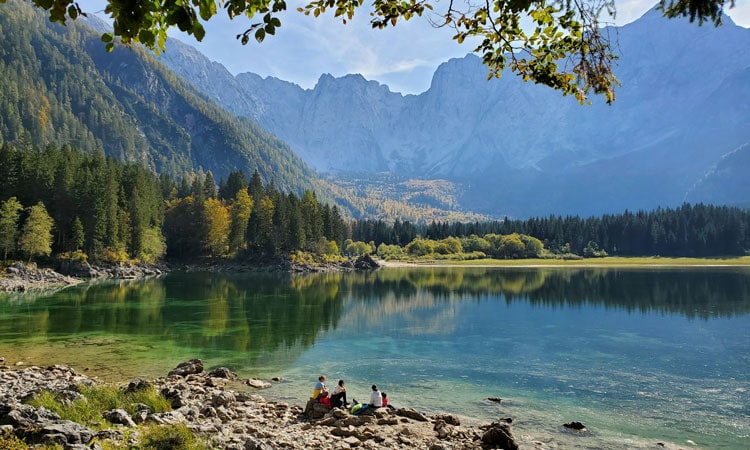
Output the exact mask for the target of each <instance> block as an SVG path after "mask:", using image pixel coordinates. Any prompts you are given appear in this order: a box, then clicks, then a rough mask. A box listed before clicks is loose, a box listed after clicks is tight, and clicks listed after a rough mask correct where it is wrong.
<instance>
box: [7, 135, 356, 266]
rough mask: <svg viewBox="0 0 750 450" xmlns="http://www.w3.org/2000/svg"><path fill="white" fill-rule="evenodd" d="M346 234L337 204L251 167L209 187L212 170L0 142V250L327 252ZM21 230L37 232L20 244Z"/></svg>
mask: <svg viewBox="0 0 750 450" xmlns="http://www.w3.org/2000/svg"><path fill="white" fill-rule="evenodd" d="M32 212H34V214H33V215H32ZM50 219H51V220H50ZM40 225H41V226H42V227H41V228H39V226H40ZM40 229H41V231H34V232H32V230H40ZM348 234H349V232H348V228H347V225H346V224H345V222H344V220H343V219H342V217H341V215H340V214H339V211H338V208H337V207H336V206H333V207H330V206H329V205H324V204H321V203H320V202H318V200H317V199H316V196H315V194H314V193H313V192H311V191H305V192H304V194H303V195H302V196H301V197H299V196H297V195H296V194H292V193H290V194H285V193H282V192H280V191H279V190H278V189H276V187H275V186H274V184H273V183H269V184H267V185H265V186H264V185H263V183H262V181H261V178H260V176H259V174H258V173H257V172H255V174H253V176H252V177H251V179H250V180H249V181H248V180H247V179H246V178H245V176H244V174H242V173H241V172H232V173H230V175H229V177H228V179H227V180H226V181H224V180H222V181H221V182H220V183H219V189H217V185H216V182H215V181H214V178H213V176H212V174H211V172H207V173H205V174H203V173H197V174H191V175H190V176H189V177H188V176H186V177H184V178H183V179H182V180H181V181H180V182H179V183H176V182H175V181H174V180H173V179H172V178H171V177H169V176H167V175H156V174H154V173H152V172H151V171H149V170H148V169H146V168H144V167H143V166H142V165H140V164H124V163H121V162H119V161H117V160H115V159H112V158H106V157H105V156H104V155H103V154H101V153H93V154H86V153H83V152H80V151H77V150H74V149H72V148H71V147H69V146H63V147H60V148H56V147H52V146H50V147H47V148H46V149H44V150H35V149H32V148H31V147H30V146H29V147H26V148H18V147H17V146H15V145H13V144H8V143H6V144H3V145H1V146H0V250H2V253H0V256H3V259H5V257H17V258H26V257H29V258H30V257H33V256H38V255H48V254H50V253H54V254H64V255H68V256H70V257H94V258H97V259H106V260H114V261H122V260H125V259H141V260H146V261H156V260H158V259H160V258H162V257H163V256H164V255H168V256H174V257H182V258H194V257H203V256H210V257H242V256H246V255H253V256H257V255H263V256H268V255H277V254H289V253H291V252H294V251H297V250H307V251H311V252H314V253H317V254H321V255H326V254H339V253H340V251H339V248H340V247H341V245H342V244H343V242H344V240H345V239H346V237H347V236H348ZM29 236H35V237H36V238H37V239H35V242H32V243H29V244H25V243H24V242H25V239H26V238H27V237H29ZM43 241H44V242H43ZM32 244H34V245H32Z"/></svg>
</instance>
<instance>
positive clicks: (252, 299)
mask: <svg viewBox="0 0 750 450" xmlns="http://www.w3.org/2000/svg"><path fill="white" fill-rule="evenodd" d="M0 356H4V357H5V358H6V363H7V364H11V365H12V364H15V363H16V362H17V361H23V363H24V364H27V365H28V364H37V365H46V364H50V363H53V362H55V363H64V364H70V365H72V366H74V367H76V368H77V369H78V370H80V371H83V372H84V373H89V374H90V375H97V376H99V377H101V378H103V379H110V380H120V381H125V380H127V379H130V378H133V377H136V376H145V377H149V378H154V377H157V376H163V375H165V374H166V373H167V372H168V371H169V370H170V369H171V368H173V367H174V366H176V365H177V364H178V363H179V362H181V361H184V360H186V359H190V358H201V359H203V360H204V361H205V362H206V365H207V367H214V366H227V367H229V368H231V369H232V370H234V371H236V372H238V373H239V374H240V375H241V376H242V377H258V378H264V379H269V378H271V377H274V376H280V377H282V378H283V380H284V381H283V382H281V383H277V384H275V385H274V387H272V388H271V389H268V390H266V391H263V395H264V396H266V397H267V398H269V399H273V400H283V401H288V402H290V403H294V404H299V405H304V403H305V401H306V399H307V397H308V396H309V395H310V393H312V387H313V385H314V382H315V381H316V379H317V377H318V375H320V374H325V375H326V376H327V377H328V384H329V386H333V385H334V384H335V382H336V380H337V379H339V378H343V379H345V380H346V381H347V385H348V388H349V397H350V401H351V397H354V398H357V399H359V400H365V399H367V397H368V396H369V392H370V388H369V387H370V385H371V384H373V383H375V384H377V385H378V386H379V387H380V388H381V390H384V391H386V392H387V393H388V394H389V397H391V402H392V403H393V404H395V405H396V406H397V407H398V406H411V407H415V408H417V409H419V410H422V411H425V412H429V413H434V412H438V411H445V412H449V413H453V414H457V415H459V416H461V417H462V420H463V421H465V422H468V423H480V422H481V423H485V422H488V421H491V420H494V419H497V418H500V417H512V418H513V419H514V422H513V426H514V428H513V430H514V433H515V434H516V435H523V436H527V437H528V438H529V439H532V440H537V441H541V442H545V443H548V444H549V445H557V446H558V447H562V448H573V447H576V448H581V447H588V448H613V449H614V448H623V449H624V448H638V447H642V448H648V447H653V446H654V445H655V444H656V443H657V442H670V443H675V444H678V445H682V446H687V447H692V448H711V449H747V448H749V447H750V445H749V443H750V375H749V374H750V268H680V269H656V268H653V269H651V268H650V269H631V268H628V269H611V268H607V269H595V268H575V269H569V268H538V269H526V268H478V267H472V268H469V267H467V268H437V267H435V268H429V267H425V268H387V269H381V270H379V271H376V272H366V273H365V272H362V273H345V274H342V273H327V274H315V275H288V274H267V273H266V274H248V273H246V274H216V273H184V272H175V273H171V274H169V275H167V276H164V277H162V278H158V279H151V280H140V281H132V282H97V283H87V284H84V285H80V286H75V287H72V288H68V289H65V290H62V291H59V292H57V293H54V294H38V295H11V296H7V295H6V296H1V295H0ZM489 397H500V398H502V399H503V400H502V402H501V403H497V402H492V401H489V400H488V398H489ZM570 421H580V422H583V423H584V424H585V425H586V426H587V427H588V429H589V430H590V431H589V432H588V433H586V434H582V435H579V434H577V433H572V432H568V431H566V430H565V429H564V428H563V427H562V426H561V425H562V424H563V423H566V422H570Z"/></svg>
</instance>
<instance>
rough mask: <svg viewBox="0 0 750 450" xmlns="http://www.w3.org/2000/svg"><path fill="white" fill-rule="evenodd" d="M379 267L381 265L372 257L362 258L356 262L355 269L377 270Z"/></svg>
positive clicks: (365, 256)
mask: <svg viewBox="0 0 750 450" xmlns="http://www.w3.org/2000/svg"><path fill="white" fill-rule="evenodd" d="M379 267H380V264H378V262H377V261H375V260H374V259H372V256H370V255H364V256H360V257H359V258H357V260H356V261H354V268H355V269H357V270H368V269H377V268H379Z"/></svg>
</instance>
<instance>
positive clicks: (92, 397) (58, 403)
mask: <svg viewBox="0 0 750 450" xmlns="http://www.w3.org/2000/svg"><path fill="white" fill-rule="evenodd" d="M77 390H78V392H79V393H80V394H81V395H82V396H83V397H82V398H78V399H75V400H73V401H67V400H64V399H62V398H60V396H59V395H57V394H55V393H52V392H50V391H43V392H41V393H39V394H37V395H35V396H34V397H33V398H32V399H31V400H29V402H28V403H29V404H30V405H32V406H35V407H37V408H39V407H45V408H47V409H49V410H50V411H54V412H55V413H57V414H58V415H59V416H60V417H61V418H62V419H65V420H72V421H73V422H77V423H80V424H90V423H96V422H100V421H101V417H102V413H103V412H105V411H109V410H110V409H116V408H122V409H124V410H126V411H127V412H128V413H129V414H135V412H136V404H138V403H143V404H145V405H147V406H148V407H149V408H150V409H151V410H152V411H154V412H165V411H169V410H171V409H172V408H171V404H170V402H169V401H168V400H167V399H166V398H164V396H162V395H161V394H160V393H159V392H158V391H157V390H156V388H154V387H150V388H148V389H145V390H142V391H138V392H132V393H127V394H126V393H125V392H124V391H123V390H121V389H119V388H117V387H116V386H86V385H81V386H78V387H77Z"/></svg>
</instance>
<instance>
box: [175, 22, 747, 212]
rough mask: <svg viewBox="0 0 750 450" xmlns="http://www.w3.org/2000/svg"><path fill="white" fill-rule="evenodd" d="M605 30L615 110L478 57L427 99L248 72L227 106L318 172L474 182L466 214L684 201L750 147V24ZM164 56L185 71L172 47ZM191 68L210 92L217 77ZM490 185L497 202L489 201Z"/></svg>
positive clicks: (448, 74) (453, 70)
mask: <svg viewBox="0 0 750 450" xmlns="http://www.w3.org/2000/svg"><path fill="white" fill-rule="evenodd" d="M606 32H607V33H609V35H610V38H611V39H612V40H613V42H614V43H615V49H616V51H618V52H620V54H621V58H620V60H619V61H618V67H616V74H617V75H618V77H620V78H621V80H622V81H623V86H622V87H621V88H620V89H619V91H618V98H617V100H616V101H615V103H614V105H613V106H608V105H605V104H604V102H603V101H602V100H601V99H593V100H592V105H590V106H579V105H578V104H577V103H576V102H575V101H574V100H573V99H571V98H563V97H561V96H560V95H559V94H558V93H557V92H554V91H551V90H550V89H548V88H544V87H540V86H535V85H530V84H523V85H522V84H521V83H522V81H520V80H519V79H518V77H516V76H515V75H513V74H512V73H509V72H508V73H505V74H504V75H503V78H501V79H500V80H490V81H488V80H487V79H486V68H485V67H484V66H483V65H482V64H481V60H480V59H479V58H478V57H476V56H474V55H468V56H466V57H463V58H453V59H451V60H449V61H446V62H445V63H443V64H441V65H440V66H439V67H438V69H437V70H436V71H435V74H434V75H433V79H432V82H431V85H430V88H429V89H428V90H426V91H425V92H423V93H421V94H417V95H406V96H404V95H402V94H400V93H394V92H391V91H390V89H389V88H388V87H387V86H386V85H383V84H380V83H379V82H377V81H371V80H365V79H364V78H363V77H362V76H361V75H358V76H353V75H348V76H345V77H341V78H334V77H332V76H330V75H327V74H323V75H321V77H320V78H319V80H318V83H317V84H316V86H315V87H314V88H312V89H302V88H301V87H299V86H297V85H294V84H292V83H288V82H284V81H280V80H277V79H273V78H271V77H267V78H262V77H260V76H257V75H249V74H239V75H237V76H236V77H234V80H233V81H231V82H230V83H229V84H228V85H227V86H225V87H226V90H225V91H224V93H223V95H225V96H226V95H228V94H227V91H229V90H234V91H233V92H236V93H237V96H242V95H243V94H242V92H246V93H247V97H246V99H247V102H246V103H244V104H243V105H240V104H239V102H240V101H238V100H237V101H235V102H234V103H233V104H232V105H225V106H228V107H230V109H232V111H233V112H235V113H237V114H240V115H246V116H248V117H252V118H253V119H255V120H256V121H257V122H258V123H259V124H260V125H261V126H263V127H264V128H266V129H268V130H269V131H271V132H272V133H274V134H276V135H278V136H279V137H281V138H282V139H284V140H285V141H286V142H288V143H289V144H290V146H291V147H292V148H294V150H295V151H296V152H297V154H299V155H300V156H301V157H302V159H303V160H305V161H306V162H307V163H308V164H310V165H311V166H312V167H314V168H315V169H317V170H319V171H322V172H331V173H333V174H335V173H337V172H344V173H352V172H367V173H378V172H391V173H394V174H397V175H400V176H406V177H413V178H426V179H432V178H436V179H446V180H450V181H453V182H456V183H459V184H463V185H465V186H466V187H467V189H466V192H465V194H464V195H463V197H462V199H461V205H462V206H463V207H464V208H466V209H472V210H477V211H478V212H481V213H487V214H490V215H493V216H495V217H498V216H504V215H511V216H520V217H528V216H531V215H546V214H550V213H561V214H568V213H570V214H601V213H605V212H617V211H621V210H623V209H625V208H630V209H633V208H635V209H638V208H644V209H648V208H652V207H658V206H676V205H679V204H680V202H682V201H683V199H684V198H685V197H686V193H687V191H688V190H689V189H690V187H691V186H692V185H694V184H695V183H696V182H697V180H699V179H700V178H701V177H703V176H704V175H705V174H706V173H707V172H708V171H709V170H710V168H711V167H712V166H713V165H715V164H716V163H717V161H718V160H719V159H720V158H721V157H722V156H723V155H725V154H727V153H728V152H730V151H732V150H733V149H735V148H737V147H738V146H741V145H743V144H744V143H746V142H750V131H748V130H750V115H748V114H742V112H744V111H745V110H746V106H744V105H747V104H750V93H748V92H747V89H746V87H745V84H744V83H743V82H744V80H746V77H745V76H744V75H743V74H744V71H746V70H748V68H750V65H748V63H747V61H750V50H748V49H750V30H747V29H745V28H742V27H739V26H736V25H734V23H733V22H732V21H731V19H729V18H727V20H725V23H724V25H723V26H722V27H719V28H714V27H713V26H705V25H704V26H703V27H698V26H697V25H696V24H690V23H689V22H688V21H687V20H686V19H681V18H677V19H671V20H668V19H666V18H664V17H662V16H661V15H660V14H659V12H658V11H655V10H651V11H649V12H647V13H646V14H644V16H643V17H641V18H640V19H639V20H636V21H635V22H632V23H630V24H628V25H625V26H623V27H616V28H615V27H613V28H608V29H606ZM163 58H164V60H165V63H166V64H167V65H168V66H170V67H171V68H172V69H173V70H175V71H176V72H178V73H180V72H181V71H182V70H184V69H182V68H181V67H180V66H179V64H176V63H175V62H174V61H170V58H172V56H170V52H169V49H168V51H167V52H166V53H165V54H164V56H163ZM183 75H185V76H186V78H188V79H189V80H190V81H191V82H193V83H194V84H195V85H196V86H197V87H199V88H204V86H205V84H206V80H210V76H208V73H203V74H202V76H198V74H193V76H190V75H189V74H184V73H183ZM251 99H252V100H251ZM733 111H738V112H739V113H734V114H733ZM714 117H716V118H721V120H712V119H711V118H714ZM582 180H588V182H584V181H582ZM634 180H637V181H634ZM602 185H604V186H605V187H604V188H603V187H602ZM487 192H494V193H496V196H495V197H494V198H493V199H487V198H480V197H483V196H484V197H486V193H487ZM604 192H609V194H607V195H604V194H603V193H604ZM629 192H632V195H631V194H629ZM635 193H639V194H640V195H642V197H640V198H636V196H635ZM531 194H533V195H531ZM733 195H734V197H741V196H742V195H745V196H750V193H747V192H735V193H734V194H733ZM709 200H710V199H709ZM723 201H725V200H723ZM543 205H544V206H543Z"/></svg>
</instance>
